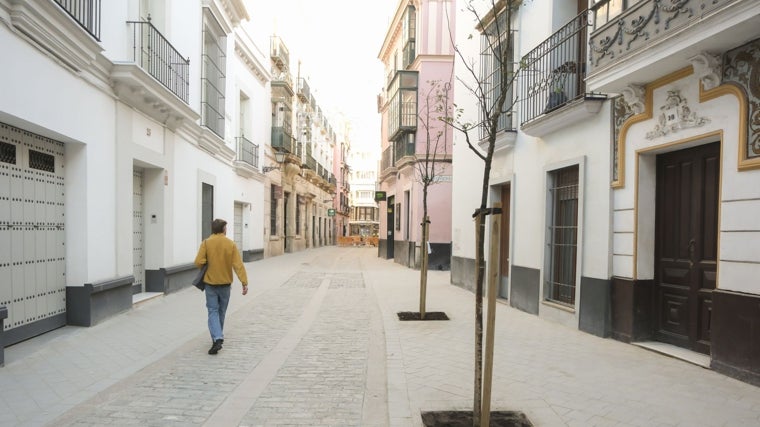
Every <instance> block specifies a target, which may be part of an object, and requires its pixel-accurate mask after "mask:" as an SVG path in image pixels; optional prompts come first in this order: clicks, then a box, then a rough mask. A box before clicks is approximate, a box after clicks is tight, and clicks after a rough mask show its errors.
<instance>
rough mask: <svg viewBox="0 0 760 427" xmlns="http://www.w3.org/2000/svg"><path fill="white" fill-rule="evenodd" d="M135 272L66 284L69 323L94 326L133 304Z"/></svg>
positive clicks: (67, 319) (67, 320) (67, 318)
mask: <svg viewBox="0 0 760 427" xmlns="http://www.w3.org/2000/svg"><path fill="white" fill-rule="evenodd" d="M134 281H135V278H134V276H132V275H129V276H126V277H119V278H116V279H112V280H107V281H103V282H97V283H85V285H84V286H67V287H66V323H68V324H69V325H75V326H92V325H96V324H98V323H100V322H102V321H103V320H105V319H108V318H109V317H112V316H114V315H116V314H119V313H122V312H124V311H127V310H129V309H130V308H132V289H131V287H132V283H133V282H134Z"/></svg>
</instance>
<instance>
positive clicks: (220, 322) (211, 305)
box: [206, 284, 231, 341]
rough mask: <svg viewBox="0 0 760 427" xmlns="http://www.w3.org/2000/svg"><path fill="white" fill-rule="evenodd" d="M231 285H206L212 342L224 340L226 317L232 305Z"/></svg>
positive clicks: (209, 329)
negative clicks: (229, 306) (228, 306)
mask: <svg viewBox="0 0 760 427" xmlns="http://www.w3.org/2000/svg"><path fill="white" fill-rule="evenodd" d="M230 288H231V286H230V285H209V284H206V309H208V331H209V332H210V333H211V341H216V340H221V339H224V315H225V314H226V313H227V305H228V304H229V303H230Z"/></svg>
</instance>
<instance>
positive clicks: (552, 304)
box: [541, 300, 575, 314]
mask: <svg viewBox="0 0 760 427" xmlns="http://www.w3.org/2000/svg"><path fill="white" fill-rule="evenodd" d="M541 304H543V305H546V306H549V307H552V308H556V309H558V310H562V311H566V312H568V313H573V314H575V308H574V307H570V306H567V305H564V304H560V303H556V302H552V301H547V300H544V301H541Z"/></svg>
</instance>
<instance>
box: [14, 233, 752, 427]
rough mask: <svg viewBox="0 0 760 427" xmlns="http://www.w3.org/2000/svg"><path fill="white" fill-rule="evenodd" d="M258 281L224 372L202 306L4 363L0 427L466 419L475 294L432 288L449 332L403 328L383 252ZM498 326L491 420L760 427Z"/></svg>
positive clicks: (568, 337)
mask: <svg viewBox="0 0 760 427" xmlns="http://www.w3.org/2000/svg"><path fill="white" fill-rule="evenodd" d="M246 266H247V268H248V271H249V277H250V278H251V279H252V280H251V282H252V283H251V292H250V293H249V295H248V296H246V297H241V296H240V294H239V285H238V287H237V288H234V289H235V292H234V293H233V298H232V302H231V306H230V310H229V312H228V313H229V314H228V321H227V324H226V326H225V335H226V337H225V345H224V349H223V350H222V351H221V352H220V353H219V354H218V355H217V356H209V355H207V354H206V351H207V349H208V346H209V345H210V338H209V337H208V332H207V330H206V325H205V308H204V306H203V301H202V294H201V293H199V292H198V291H197V290H195V289H187V290H183V291H180V292H177V293H175V294H170V295H167V296H165V297H160V298H156V299H153V300H150V301H146V302H144V303H141V304H140V305H138V306H136V307H135V308H134V309H133V310H131V311H130V312H127V313H125V314H122V315H119V316H116V317H114V318H112V319H109V320H108V321H106V322H104V323H102V324H100V325H96V326H94V327H91V328H73V327H66V328H63V329H61V330H58V331H54V332H51V333H49V334H45V335H44V336H42V337H39V338H35V339H32V340H29V341H27V342H25V343H21V344H17V345H14V346H12V347H9V348H7V349H6V363H7V364H6V367H5V368H0V426H16V425H21V426H39V425H55V426H58V425H76V426H102V425H107V424H110V425H138V424H139V425H144V426H166V425H168V426H172V425H177V426H180V425H182V426H185V425H241V426H278V425H304V426H306V425H308V426H313V425H324V426H360V425H361V426H372V427H379V426H404V427H407V426H409V427H418V426H421V425H422V424H421V418H420V413H421V412H422V411H431V410H433V411H434V410H471V407H472V387H473V385H472V384H473V374H472V366H473V360H472V355H473V342H474V339H473V330H474V326H473V325H474V314H473V313H474V295H473V294H472V292H469V291H466V290H463V289H460V288H458V287H454V286H451V285H450V284H449V274H448V272H438V271H431V272H430V273H429V276H428V299H427V304H426V305H427V309H428V310H430V311H443V312H445V313H446V314H447V315H448V316H449V318H450V320H448V321H417V322H415V321H406V322H401V321H399V320H398V318H397V315H396V314H397V313H398V312H400V311H416V310H418V306H419V272H418V271H414V270H410V269H407V268H405V267H402V266H400V265H397V264H394V263H393V262H392V261H388V260H382V259H379V258H377V249H376V248H319V249H312V250H308V251H305V252H301V253H297V254H287V255H284V256H281V257H275V258H270V259H266V260H262V261H257V262H254V263H249V264H246ZM233 286H235V285H233ZM496 321H497V328H496V334H495V336H496V343H495V364H494V381H493V400H492V405H491V406H492V410H507V411H508V410H518V411H523V412H525V413H526V415H527V416H528V418H529V419H530V420H531V421H532V422H533V423H534V424H535V425H537V426H549V427H553V426H584V427H585V426H696V427H700V426H760V389H758V388H757V387H754V386H751V385H749V384H746V383H742V382H739V381H737V380H733V379H731V378H728V377H725V376H723V375H720V374H717V373H715V372H713V371H711V370H709V369H704V368H701V367H698V366H694V365H691V364H688V363H685V362H682V361H680V360H675V359H671V358H668V357H666V356H662V355H660V354H656V353H654V352H651V351H647V350H645V349H642V348H639V347H636V346H632V345H628V344H624V343H620V342H617V341H614V340H611V339H601V338H598V337H595V336H592V335H589V334H586V333H583V332H580V331H577V330H575V329H571V328H568V327H565V326H562V325H559V324H556V323H552V322H550V321H547V320H544V319H541V318H538V317H537V316H534V315H529V314H526V313H523V312H521V311H518V310H515V309H512V308H511V307H509V306H508V305H507V304H505V303H501V304H497V307H496ZM258 380H262V381H263V382H261V383H257V381H258ZM228 417H229V418H228ZM220 419H223V420H227V419H232V420H236V421H233V423H232V424H224V423H223V424H218V423H217V424H213V423H214V422H216V421H217V420H220Z"/></svg>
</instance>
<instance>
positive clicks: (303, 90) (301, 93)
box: [298, 77, 311, 104]
mask: <svg viewBox="0 0 760 427" xmlns="http://www.w3.org/2000/svg"><path fill="white" fill-rule="evenodd" d="M310 98H311V89H310V88H309V82H307V81H306V79H305V78H303V77H299V78H298V99H300V100H301V102H303V103H306V104H308V103H309V101H310Z"/></svg>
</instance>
